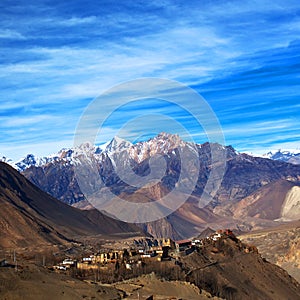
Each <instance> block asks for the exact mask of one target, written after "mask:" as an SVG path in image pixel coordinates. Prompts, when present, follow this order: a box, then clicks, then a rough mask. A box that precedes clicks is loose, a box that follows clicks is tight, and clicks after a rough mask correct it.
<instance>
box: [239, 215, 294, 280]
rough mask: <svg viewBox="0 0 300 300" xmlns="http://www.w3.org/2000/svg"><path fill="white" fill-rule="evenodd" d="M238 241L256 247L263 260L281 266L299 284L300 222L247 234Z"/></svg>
mask: <svg viewBox="0 0 300 300" xmlns="http://www.w3.org/2000/svg"><path fill="white" fill-rule="evenodd" d="M240 239H242V240H243V241H244V242H246V243H250V244H254V245H256V246H257V248H258V250H259V252H260V253H261V255H262V256H263V257H264V258H266V259H267V260H268V261H270V262H272V263H275V264H277V265H279V266H281V267H282V268H284V269H285V270H287V271H288V273H289V274H290V275H292V276H293V277H294V278H296V279H297V280H298V282H300V221H294V222H290V223H288V224H285V225H280V226H276V227H274V228H268V229H264V230H259V231H254V232H249V233H247V234H243V235H241V236H240Z"/></svg>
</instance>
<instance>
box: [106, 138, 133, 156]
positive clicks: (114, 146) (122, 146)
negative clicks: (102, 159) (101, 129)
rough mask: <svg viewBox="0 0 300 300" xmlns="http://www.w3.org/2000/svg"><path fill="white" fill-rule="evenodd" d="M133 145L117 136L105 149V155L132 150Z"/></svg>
mask: <svg viewBox="0 0 300 300" xmlns="http://www.w3.org/2000/svg"><path fill="white" fill-rule="evenodd" d="M131 146H132V144H131V143H130V142H128V141H126V140H124V139H122V138H119V137H117V136H115V137H114V138H113V139H112V140H111V141H110V142H109V144H108V145H107V146H106V147H105V148H104V149H103V152H105V153H113V152H121V151H123V150H126V149H128V148H130V147H131Z"/></svg>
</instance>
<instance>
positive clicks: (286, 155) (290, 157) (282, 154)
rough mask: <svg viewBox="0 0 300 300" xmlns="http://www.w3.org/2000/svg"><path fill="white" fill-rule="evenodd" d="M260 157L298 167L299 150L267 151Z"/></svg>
mask: <svg viewBox="0 0 300 300" xmlns="http://www.w3.org/2000/svg"><path fill="white" fill-rule="evenodd" d="M262 157H264V158H269V159H273V160H280V161H284V162H288V163H292V164H296V165H299V164H300V149H296V150H295V149H293V150H277V151H269V152H268V153H266V154H264V155H262Z"/></svg>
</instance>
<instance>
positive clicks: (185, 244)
mask: <svg viewBox="0 0 300 300" xmlns="http://www.w3.org/2000/svg"><path fill="white" fill-rule="evenodd" d="M221 238H223V239H224V238H231V239H236V237H235V235H234V233H233V232H232V231H231V230H229V229H225V230H218V231H216V232H214V233H212V234H210V235H208V236H205V237H201V238H200V237H198V238H194V239H185V240H179V241H173V240H172V239H170V238H161V239H151V238H143V239H139V240H134V241H133V242H132V244H131V245H129V246H128V248H122V249H101V250H99V251H98V252H97V253H94V254H91V255H89V256H86V257H81V258H79V259H78V258H74V257H66V258H65V259H64V260H63V261H62V262H60V263H59V264H57V265H55V266H53V269H54V270H57V271H67V270H70V269H77V270H93V269H94V270H97V269H98V270H99V269H100V270H101V269H102V270H105V269H108V268H109V267H112V266H114V267H115V268H119V267H120V265H121V264H123V265H124V266H125V268H126V269H127V270H132V269H133V268H139V267H142V266H143V265H144V264H146V263H150V262H164V261H165V262H166V261H169V262H173V263H174V264H178V263H179V262H180V258H181V257H182V256H187V255H189V254H191V253H193V252H194V251H198V252H200V251H201V249H202V247H204V246H205V245H207V244H211V243H214V242H216V241H217V240H219V239H221Z"/></svg>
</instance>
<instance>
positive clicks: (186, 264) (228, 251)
mask: <svg viewBox="0 0 300 300" xmlns="http://www.w3.org/2000/svg"><path fill="white" fill-rule="evenodd" d="M182 263H183V268H184V269H185V272H186V273H187V280H188V281H190V282H192V283H194V284H196V285H197V286H198V287H201V288H203V289H205V290H207V291H208V292H210V293H211V294H212V295H215V296H218V297H221V298H224V299H264V300H266V299H273V300H274V299H299V295H300V284H299V283H298V282H297V281H296V280H294V279H293V278H292V277H290V276H289V275H288V273H287V272H286V271H284V270H283V269H281V268H280V267H278V266H276V265H273V264H271V263H270V262H268V261H266V260H265V259H263V258H262V257H261V255H260V254H259V253H258V251H257V249H256V247H254V246H249V245H247V244H244V243H242V242H241V241H239V240H238V239H235V238H231V237H224V238H223V237H222V238H220V239H219V240H217V241H212V242H208V243H207V244H206V245H204V246H203V247H202V249H201V250H200V251H199V253H197V252H194V253H192V254H191V255H188V256H185V257H183V258H182Z"/></svg>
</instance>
